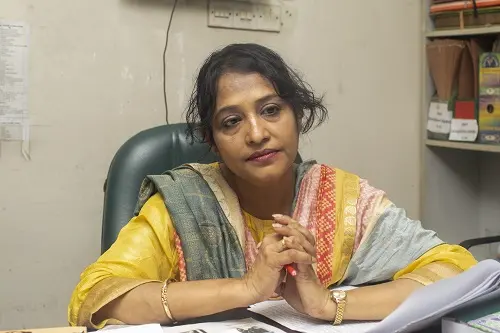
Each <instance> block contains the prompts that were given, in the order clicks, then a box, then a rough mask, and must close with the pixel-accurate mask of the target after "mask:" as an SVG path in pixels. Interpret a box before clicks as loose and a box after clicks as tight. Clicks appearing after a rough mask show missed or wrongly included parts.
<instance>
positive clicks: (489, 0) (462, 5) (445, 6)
mask: <svg viewBox="0 0 500 333" xmlns="http://www.w3.org/2000/svg"><path fill="white" fill-rule="evenodd" d="M476 6H477V8H485V7H495V6H500V0H476ZM473 8H474V3H473V1H453V2H447V3H440V4H434V5H431V8H430V13H431V14H432V13H441V12H452V11H458V10H464V9H473Z"/></svg>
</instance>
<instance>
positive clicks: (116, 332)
mask: <svg viewBox="0 0 500 333" xmlns="http://www.w3.org/2000/svg"><path fill="white" fill-rule="evenodd" d="M101 331H103V332H108V333H163V330H162V328H161V326H160V324H146V325H111V326H106V327H105V328H103V329H102V330H99V332H101Z"/></svg>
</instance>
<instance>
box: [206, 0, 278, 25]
mask: <svg viewBox="0 0 500 333" xmlns="http://www.w3.org/2000/svg"><path fill="white" fill-rule="evenodd" d="M281 10H282V7H281V5H279V4H271V3H256V2H250V1H234V0H210V1H209V5H208V26H209V27H214V28H229V29H240V30H257V31H268V32H280V31H281V25H282V13H281Z"/></svg>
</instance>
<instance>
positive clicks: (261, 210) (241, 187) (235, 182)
mask: <svg viewBox="0 0 500 333" xmlns="http://www.w3.org/2000/svg"><path fill="white" fill-rule="evenodd" d="M221 167H222V174H223V175H224V178H225V179H226V181H227V182H228V183H229V185H230V186H231V188H232V189H233V190H234V191H235V193H236V195H237V196H238V199H239V201H240V205H241V208H242V209H243V210H244V211H246V212H247V213H249V214H251V215H252V216H255V217H256V218H259V219H263V220H269V219H272V215H273V214H286V215H290V214H291V209H292V202H293V196H294V191H295V171H294V168H290V169H289V171H287V173H286V174H285V175H283V177H281V179H279V180H277V181H276V182H274V183H272V184H266V185H264V186H257V185H254V184H251V183H249V182H247V181H245V180H243V179H241V178H238V177H237V176H235V175H234V174H233V173H232V172H231V171H230V170H229V169H227V168H226V167H225V166H223V165H221Z"/></svg>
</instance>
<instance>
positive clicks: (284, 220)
mask: <svg viewBox="0 0 500 333" xmlns="http://www.w3.org/2000/svg"><path fill="white" fill-rule="evenodd" d="M273 217H274V220H275V221H276V222H278V223H277V225H276V227H278V225H281V226H287V227H289V228H292V229H297V230H298V231H299V232H300V233H301V234H303V235H304V237H306V238H307V240H308V241H309V242H310V243H311V244H312V245H316V240H315V239H314V236H313V234H312V233H311V232H310V231H309V230H307V228H305V227H303V226H302V225H301V224H300V223H298V222H297V221H295V220H294V219H292V218H291V217H290V216H286V215H281V214H274V215H273ZM273 226H274V225H273Z"/></svg>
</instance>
